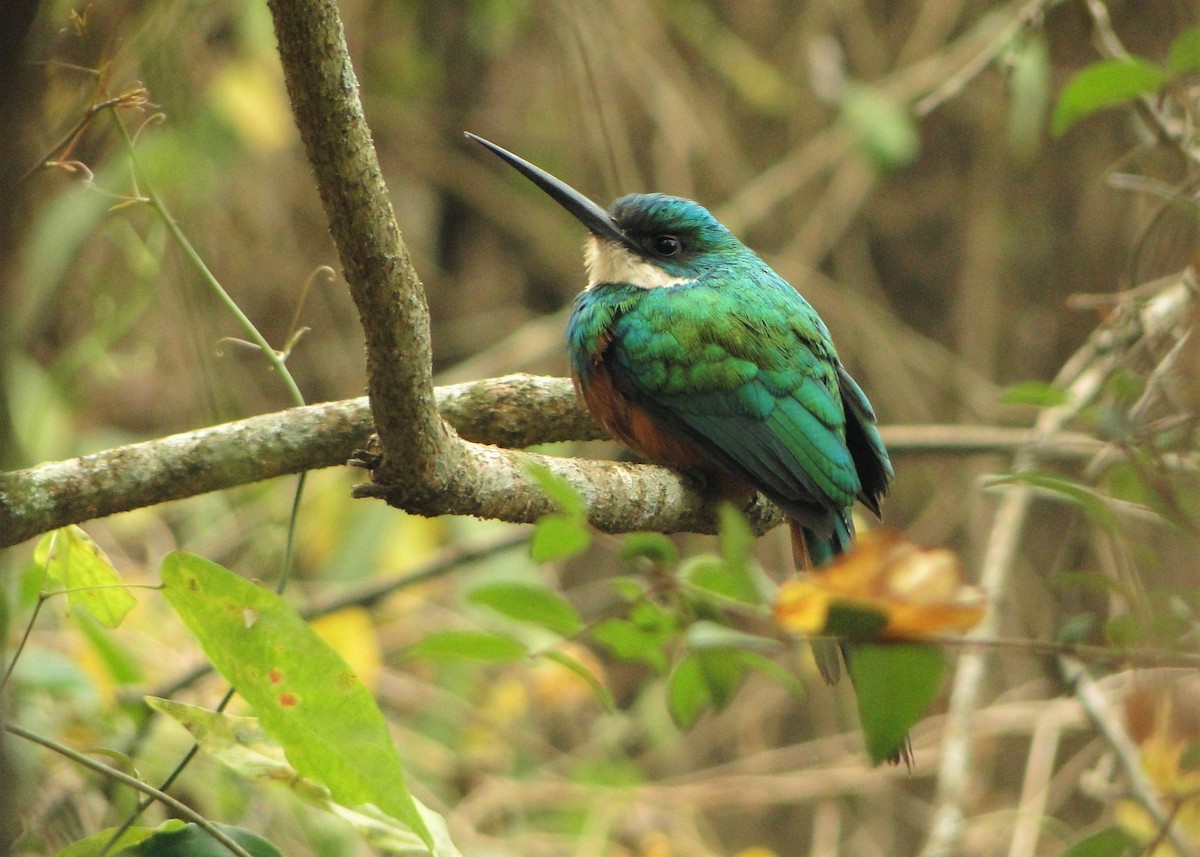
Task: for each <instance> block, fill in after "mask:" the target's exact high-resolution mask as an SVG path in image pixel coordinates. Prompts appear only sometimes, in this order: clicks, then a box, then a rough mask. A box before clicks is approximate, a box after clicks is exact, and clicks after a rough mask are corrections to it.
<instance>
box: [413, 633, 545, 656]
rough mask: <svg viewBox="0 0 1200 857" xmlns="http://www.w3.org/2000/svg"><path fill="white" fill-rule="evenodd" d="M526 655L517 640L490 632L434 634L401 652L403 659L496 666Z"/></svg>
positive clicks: (524, 649)
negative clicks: (452, 660) (463, 660)
mask: <svg viewBox="0 0 1200 857" xmlns="http://www.w3.org/2000/svg"><path fill="white" fill-rule="evenodd" d="M528 654H529V650H528V649H526V648H525V644H524V643H522V642H521V641H520V640H516V639H514V638H512V637H510V636H508V635H507V634H497V633H495V632H494V631H438V632H437V633H434V634H430V635H429V636H428V637H425V638H423V639H421V640H419V641H417V642H416V643H413V644H412V645H411V646H409V647H408V648H407V649H405V650H404V656H405V657H406V658H468V659H470V660H476V661H495V662H498V663H503V662H511V661H519V660H521V659H523V658H525V657H526V656H527V655H528Z"/></svg>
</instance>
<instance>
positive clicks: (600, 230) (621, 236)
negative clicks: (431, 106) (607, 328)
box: [463, 131, 629, 246]
mask: <svg viewBox="0 0 1200 857" xmlns="http://www.w3.org/2000/svg"><path fill="white" fill-rule="evenodd" d="M463 133H464V134H466V135H467V136H468V137H470V138H471V139H472V140H474V141H476V142H477V143H480V144H481V145H483V146H485V147H486V148H487V149H489V150H490V151H491V152H492V153H493V154H494V155H496V156H497V157H498V158H500V159H501V160H503V161H505V162H507V163H508V164H509V165H510V166H512V167H513V168H514V169H515V170H516V171H517V172H519V173H521V175H523V176H525V178H527V179H529V180H530V181H531V182H533V183H534V184H535V185H537V186H538V187H540V188H541V189H542V190H544V191H545V192H546V193H548V194H549V195H550V197H551V199H553V200H554V201H555V202H557V203H558V204H559V205H561V206H562V207H563V208H565V209H566V210H567V211H569V212H571V214H573V215H575V218H576V219H577V220H578V221H579V222H580V223H582V224H583V225H584V226H586V227H587V229H588V231H589V232H591V233H592V234H593V235H595V236H597V237H598V238H605V239H607V240H609V241H615V242H617V243H618V244H623V245H625V246H629V239H628V238H626V237H625V233H623V232H622V231H621V227H619V226H617V224H616V221H614V220H613V219H612V218H611V217H610V216H609V214H608V212H607V211H605V210H604V209H603V208H601V207H600V206H598V205H597V204H596V203H594V202H592V201H591V200H590V199H588V198H587V197H586V196H584V195H583V194H581V193H580V192H579V191H577V190H575V188H573V187H571V186H570V185H569V184H567V183H566V182H562V181H559V180H558V179H556V178H555V177H554V176H552V175H550V174H549V173H548V172H546V171H545V170H543V169H541V168H540V167H535V166H534V165H533V164H531V163H529V161H527V160H525V159H524V158H520V157H517V156H516V155H514V154H513V153H512V152H510V151H508V149H502V148H500V147H499V146H497V145H496V144H495V143H493V142H491V141H490V140H485V139H483V138H482V137H478V136H476V135H475V134H472V133H471V132H470V131H464V132H463Z"/></svg>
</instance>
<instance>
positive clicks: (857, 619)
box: [823, 601, 888, 641]
mask: <svg viewBox="0 0 1200 857" xmlns="http://www.w3.org/2000/svg"><path fill="white" fill-rule="evenodd" d="M887 623H888V617H887V614H886V613H884V612H883V611H881V610H876V609H875V608H873V607H871V606H869V605H861V606H860V605H858V604H854V603H850V602H846V601H833V602H832V603H830V605H829V612H828V613H827V614H826V616H825V628H824V630H823V633H824V634H825V635H826V636H829V637H840V638H844V639H847V640H868V641H869V640H877V639H879V635H880V634H882V633H883V629H884V628H886V627H887Z"/></svg>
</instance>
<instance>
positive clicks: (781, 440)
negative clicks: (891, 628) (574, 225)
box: [567, 194, 891, 558]
mask: <svg viewBox="0 0 1200 857" xmlns="http://www.w3.org/2000/svg"><path fill="white" fill-rule="evenodd" d="M612 214H613V218H614V220H615V221H616V222H617V223H618V224H620V225H621V226H622V228H623V229H624V230H625V234H626V235H632V236H638V235H644V236H646V238H645V239H644V240H645V241H650V240H653V238H654V237H655V236H659V235H662V234H667V233H669V234H670V235H672V236H674V237H676V238H678V239H679V240H680V241H681V243H682V245H683V248H684V249H683V250H682V251H681V252H679V253H678V254H676V255H675V256H672V257H671V258H670V259H668V260H666V262H667V264H665V265H663V267H664V268H665V270H666V271H668V272H669V273H670V274H671V275H672V276H673V277H675V278H676V279H677V280H678V281H679V282H678V284H675V285H671V286H666V287H656V288H644V287H641V286H639V285H637V284H633V283H609V282H600V283H594V284H593V285H592V287H590V288H589V289H587V290H586V291H584V292H583V293H582V294H581V295H580V296H579V298H578V299H577V300H576V302H575V310H574V312H573V313H572V316H571V321H570V323H569V325H568V330H567V337H568V345H569V350H570V353H571V359H572V365H573V368H574V370H575V373H576V375H577V376H578V377H579V379H580V383H581V385H582V386H583V387H585V388H586V387H587V386H588V384H589V383H591V381H592V376H593V375H594V374H595V373H596V372H598V371H603V372H604V373H606V374H607V376H608V378H609V380H610V381H611V383H612V385H613V386H614V387H615V388H616V390H617V391H619V392H620V393H621V394H622V395H623V396H625V397H626V398H627V399H628V400H629V401H631V402H632V403H633V404H634V405H635V406H636V407H638V408H640V409H642V410H644V411H645V413H646V414H648V415H649V416H650V417H651V418H652V419H653V420H654V421H655V422H656V423H658V424H659V425H660V426H661V427H662V428H663V429H664V430H666V431H668V432H672V433H676V434H678V435H680V436H682V437H685V438H686V439H687V440H688V441H690V442H691V443H692V444H694V445H695V446H696V447H698V448H699V449H700V450H702V451H703V452H704V453H705V454H706V455H707V456H709V457H710V458H711V459H712V461H713V463H714V464H715V465H716V466H717V467H719V468H720V469H722V470H724V471H726V472H729V473H731V474H733V475H735V476H738V477H740V478H741V479H743V480H744V481H745V482H747V483H749V484H751V485H753V486H755V487H757V488H758V489H759V490H761V491H762V492H763V493H765V494H766V495H767V496H769V497H770V498H771V499H772V500H774V501H776V502H777V503H779V504H780V505H781V506H782V507H783V508H784V510H785V511H786V512H787V513H788V514H789V515H790V516H792V517H794V518H796V519H797V520H799V521H800V522H801V523H803V524H804V526H805V527H806V528H808V529H810V530H812V531H814V532H815V534H816V535H817V536H819V537H820V538H821V539H824V540H831V541H832V542H833V544H831V545H830V548H831V549H830V550H821V551H819V552H820V553H821V554H822V558H826V555H832V554H833V553H836V552H838V551H840V550H841V549H844V548H845V547H846V544H847V543H848V542H849V539H850V537H851V535H852V530H851V527H850V523H849V518H848V510H849V507H850V506H851V505H853V503H854V500H855V498H856V497H858V498H861V499H863V500H864V501H865V502H867V504H868V505H869V506H871V508H873V509H876V510H877V509H878V498H879V496H880V495H881V494H882V493H883V492H884V491H885V490H886V484H887V480H888V479H889V478H890V476H891V465H890V463H889V462H888V459H887V454H886V452H885V451H884V447H883V444H882V442H881V441H880V440H879V435H878V432H877V431H876V429H875V426H874V418H875V417H874V413H873V412H872V411H871V407H870V404H869V403H868V402H867V400H866V397H865V396H863V394H862V391H861V389H859V387H858V385H857V384H855V383H854V382H853V380H852V379H851V378H850V376H849V375H848V374H847V373H846V372H845V370H844V369H843V368H842V367H841V365H840V363H839V362H838V357H837V352H836V351H835V349H834V347H833V343H832V340H831V338H830V336H829V331H828V330H827V329H826V327H825V325H824V323H823V322H822V321H821V319H820V317H819V316H818V315H817V313H816V311H815V310H813V308H812V307H811V306H810V305H809V304H808V302H807V301H805V300H804V298H802V297H801V296H800V295H799V294H798V293H797V292H796V291H795V290H794V289H793V288H792V287H791V286H789V285H788V284H787V283H786V282H785V281H784V280H782V279H781V278H780V277H779V276H778V275H777V274H775V272H774V271H772V270H771V268H770V267H769V266H767V264H766V263H765V262H763V261H762V260H761V259H759V258H758V256H756V255H755V254H754V253H753V252H752V251H750V250H749V249H748V248H747V247H745V246H744V245H743V244H741V242H739V241H738V240H737V239H736V238H734V237H733V236H732V235H731V234H730V233H729V232H728V231H727V230H725V228H724V227H723V226H721V225H720V224H719V223H718V222H717V221H716V220H715V219H714V218H713V217H712V216H711V215H710V214H709V213H708V212H707V211H706V210H705V209H704V208H702V207H701V206H699V205H697V204H696V203H694V202H691V201H689V200H683V199H678V198H676V197H665V196H661V195H657V194H650V195H636V196H631V197H625V198H623V199H622V200H619V201H618V202H617V203H616V204H615V205H614V206H613V209H612ZM634 241H635V242H636V241H637V239H636V238H635V239H634ZM689 251H690V252H689Z"/></svg>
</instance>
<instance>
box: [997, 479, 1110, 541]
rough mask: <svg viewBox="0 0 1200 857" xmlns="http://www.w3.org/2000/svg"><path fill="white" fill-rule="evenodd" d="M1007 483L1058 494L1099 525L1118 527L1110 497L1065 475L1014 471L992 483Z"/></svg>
mask: <svg viewBox="0 0 1200 857" xmlns="http://www.w3.org/2000/svg"><path fill="white" fill-rule="evenodd" d="M1006 483H1017V484H1023V485H1029V486H1031V487H1033V488H1040V489H1041V490H1043V491H1049V492H1052V493H1054V494H1057V495H1058V496H1060V497H1062V498H1063V499H1064V500H1067V501H1069V502H1070V503H1073V504H1074V505H1076V506H1079V508H1080V509H1082V510H1083V512H1084V514H1086V515H1087V516H1088V517H1089V518H1090V519H1091V520H1092V522H1093V523H1094V524H1096V525H1097V526H1099V527H1101V528H1103V529H1104V530H1107V531H1108V532H1113V531H1114V530H1115V529H1116V526H1117V519H1116V515H1115V514H1114V513H1113V510H1112V509H1111V508H1110V507H1109V504H1108V498H1106V497H1105V496H1104V495H1102V494H1100V493H1098V492H1097V491H1095V490H1093V489H1092V488H1089V487H1088V486H1086V485H1081V484H1080V483H1078V482H1076V481H1074V480H1072V479H1068V478H1067V477H1065V476H1060V475H1058V474H1057V473H1051V472H1049V471H1045V470H1022V471H1021V472H1020V473H1012V474H1009V475H1007V476H1003V477H1001V478H999V479H996V480H993V481H992V483H991V484H995V485H1003V484H1006Z"/></svg>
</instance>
